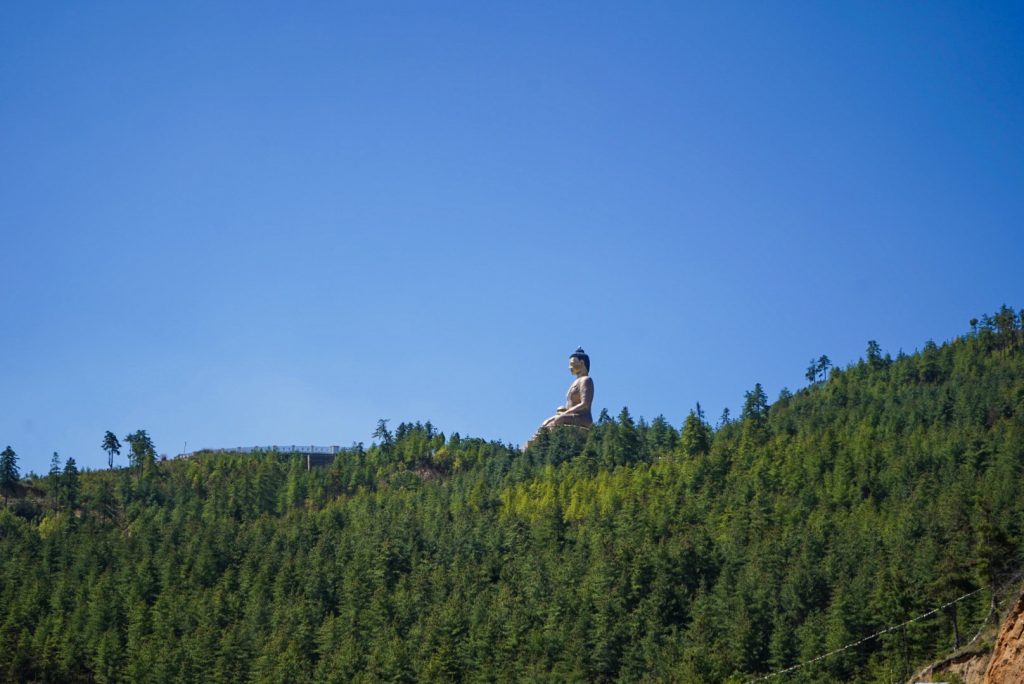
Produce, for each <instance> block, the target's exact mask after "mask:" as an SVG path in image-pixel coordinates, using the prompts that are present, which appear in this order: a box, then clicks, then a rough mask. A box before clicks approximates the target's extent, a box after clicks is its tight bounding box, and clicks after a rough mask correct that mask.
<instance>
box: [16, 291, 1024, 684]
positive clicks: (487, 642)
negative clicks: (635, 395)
mask: <svg viewBox="0 0 1024 684" xmlns="http://www.w3.org/2000/svg"><path fill="white" fill-rule="evenodd" d="M808 377H809V378H811V379H812V380H813V382H812V384H811V385H810V386H809V387H807V388H804V389H801V390H799V391H797V392H795V393H792V394H791V393H789V392H783V394H782V395H781V396H780V397H779V398H778V399H777V400H776V401H775V402H774V403H769V401H768V398H767V397H766V396H765V395H764V392H763V391H762V390H761V388H760V386H759V385H757V386H755V387H754V388H753V389H752V390H751V391H750V392H748V393H747V396H746V398H745V402H744V407H743V410H742V413H741V415H740V417H739V418H738V419H737V420H735V421H731V422H725V423H724V424H720V425H716V426H712V425H711V424H709V423H708V421H707V420H706V419H705V418H704V416H703V415H701V414H700V413H699V411H694V412H693V413H691V415H690V416H689V417H688V418H687V419H686V421H685V423H684V425H683V426H682V429H681V430H677V429H676V428H675V427H674V426H672V425H669V424H668V423H667V422H666V421H664V420H663V419H660V418H656V419H654V420H652V421H650V422H646V421H644V420H641V419H634V418H633V417H631V416H630V414H629V412H628V410H626V409H623V410H622V411H621V413H619V415H618V416H616V417H614V418H613V417H610V416H609V415H607V414H602V416H601V418H600V419H599V421H598V423H597V424H596V425H595V426H594V428H593V429H591V430H590V431H589V432H583V431H578V430H576V429H573V428H566V429H560V430H557V431H555V432H552V433H550V434H545V435H543V436H542V438H541V439H540V440H539V442H538V443H537V444H536V445H535V446H533V447H532V448H531V449H530V450H529V451H527V452H525V453H524V452H521V451H519V450H517V449H514V448H512V447H510V446H506V445H502V444H500V443H497V442H487V441H484V440H480V439H469V438H462V437H460V436H459V435H458V434H457V433H451V434H449V435H445V434H443V433H441V432H438V431H437V429H435V428H434V427H433V426H432V425H430V423H426V424H420V423H412V424H410V423H403V424H401V425H399V426H397V428H396V429H395V430H394V431H393V432H392V431H391V430H389V429H388V427H387V425H385V424H384V423H382V424H381V425H380V426H379V429H378V433H377V434H378V439H379V442H378V443H376V444H374V445H373V446H371V447H369V448H363V447H362V446H361V445H360V446H357V447H356V448H354V449H353V450H352V452H351V453H350V454H347V455H345V456H344V457H339V458H338V459H337V460H336V461H335V462H334V463H333V464H332V465H331V466H329V467H326V468H314V469H312V470H310V471H307V470H306V463H305V461H304V460H303V459H302V458H300V457H294V456H288V455H285V454H278V453H274V452H271V453H257V454H252V455H248V454H247V455H239V454H220V453H218V454H215V453H206V454H203V453H200V454H197V455H195V456H193V457H191V458H188V459H179V460H172V461H168V462H162V463H157V462H154V461H153V460H152V459H148V460H141V461H139V463H138V464H137V465H136V466H135V467H133V468H126V469H117V470H110V471H100V472H85V473H80V474H77V475H74V477H75V478H76V480H75V482H74V483H72V484H73V486H69V483H68V481H67V476H65V475H62V474H56V473H55V474H54V475H52V476H49V477H46V478H40V479H39V480H38V481H37V482H35V483H32V484H31V486H29V484H28V483H23V484H22V485H21V488H20V489H19V490H18V491H19V492H22V493H25V492H33V495H32V496H29V495H28V494H24V495H22V496H18V495H17V493H15V496H13V497H12V498H11V500H10V501H9V502H8V505H7V507H6V508H5V509H3V510H0V601H2V603H0V605H3V606H4V607H5V608H4V611H3V614H2V616H0V644H3V647H2V648H0V679H5V680H11V681H72V682H73V681H82V682H88V681H100V682H113V681H125V680H127V681H155V682H164V681H167V682H170V681H174V682H179V681H182V682H188V681H195V682H216V681H222V682H237V681H261V682H262V681H267V682H270V681H273V682H287V681H323V682H329V681H379V680H399V681H416V680H434V681H437V680H443V681H449V680H472V681H523V680H537V681H612V680H626V681H633V680H640V679H643V678H655V679H661V680H663V681H683V682H701V681H706V682H721V681H746V680H748V679H751V678H754V677H757V676H760V675H763V674H768V673H771V672H775V671H778V670H782V669H784V668H788V667H791V666H794V665H799V664H801V663H805V662H807V661H810V660H812V659H814V658H815V657H816V656H818V655H820V654H823V653H826V652H829V651H832V650H835V649H839V648H840V647H843V646H846V645H847V644H850V643H853V642H857V641H858V640H860V639H862V638H863V637H865V636H868V635H872V634H875V633H876V632H879V631H881V630H884V629H886V628H888V627H891V626H893V625H899V624H902V623H904V622H906V621H908V620H910V619H911V618H914V617H915V616H919V615H922V614H925V613H928V612H929V611H931V610H932V609H934V608H935V607H936V606H940V605H943V604H945V603H947V602H950V601H953V600H954V599H957V598H960V597H962V596H964V595H966V594H970V593H971V592H976V593H973V594H972V595H971V596H969V597H968V598H966V599H964V600H961V601H959V602H957V603H955V604H952V605H951V606H950V607H948V608H946V609H944V610H941V611H938V612H936V613H934V614H933V615H931V616H929V617H927V618H925V619H920V620H917V621H914V622H912V623H910V624H908V625H906V626H904V627H902V628H899V629H894V630H890V631H888V632H886V633H884V634H882V635H881V636H879V637H877V638H873V639H869V640H867V641H864V642H863V643H861V644H859V645H857V646H855V647H852V648H847V649H845V650H842V651H841V652H839V653H836V654H835V655H833V656H831V657H828V658H824V659H821V660H818V661H816V662H814V663H812V664H809V665H806V666H802V667H799V668H798V669H796V670H794V671H792V672H790V673H788V674H786V675H784V676H781V677H779V678H778V679H776V680H773V681H785V682H820V681H863V682H875V681H877V682H889V681H894V680H895V681H901V680H904V679H906V678H907V677H909V676H911V674H912V673H913V672H916V671H918V670H919V669H920V667H921V666H922V665H923V664H926V663H928V662H930V661H933V660H936V659H937V658H939V657H942V656H944V655H946V654H948V653H949V652H950V651H952V650H953V649H954V648H956V646H957V645H958V644H961V643H963V642H964V641H966V639H969V638H970V637H971V636H972V635H973V634H974V633H976V632H977V631H978V629H979V628H981V627H982V626H983V624H984V622H985V620H986V618H987V617H988V615H989V607H990V602H991V599H992V591H993V589H994V588H996V587H999V586H1002V584H1003V583H1004V582H1005V581H1006V579H1007V578H1009V577H1011V576H1012V575H1014V574H1015V573H1016V572H1018V571H1019V569H1020V568H1021V566H1022V565H1024V563H1022V560H1024V551H1022V537H1021V534H1022V529H1024V498H1022V497H1020V496H1019V491H1020V483H1021V474H1022V473H1021V471H1022V464H1024V332H1022V325H1021V319H1020V318H1019V317H1018V316H1017V315H1016V313H1015V312H1014V311H1013V310H1011V309H1007V308H1005V307H1004V308H1003V309H1002V310H1000V312H999V313H998V314H996V315H995V316H994V317H984V318H983V319H982V321H981V322H980V324H976V325H972V331H971V332H970V333H969V334H967V335H965V336H963V337H961V338H958V339H956V340H953V341H952V342H950V343H946V344H942V345H936V344H934V343H931V342H929V343H927V344H925V346H924V347H923V349H922V350H921V351H920V352H918V353H915V354H912V355H902V354H901V355H899V356H898V357H897V358H891V357H890V356H889V355H885V354H883V353H882V351H881V349H880V348H879V347H878V345H877V344H875V343H873V342H872V343H870V344H869V346H868V353H867V354H866V358H865V359H863V360H861V361H859V362H858V363H855V364H853V365H851V366H849V367H847V368H844V369H836V368H833V369H832V370H831V372H830V373H827V377H826V374H825V373H824V372H821V373H810V372H809V374H808ZM976 590H977V591H976Z"/></svg>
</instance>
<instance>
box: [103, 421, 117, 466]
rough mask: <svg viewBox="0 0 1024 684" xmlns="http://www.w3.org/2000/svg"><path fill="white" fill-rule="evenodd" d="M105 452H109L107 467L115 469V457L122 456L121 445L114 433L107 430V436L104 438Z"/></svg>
mask: <svg viewBox="0 0 1024 684" xmlns="http://www.w3.org/2000/svg"><path fill="white" fill-rule="evenodd" d="M103 450H104V451H106V452H107V467H108V468H113V467H114V455H115V454H117V455H118V456H120V455H121V443H120V442H118V441H117V437H116V436H115V435H114V433H113V432H111V431H110V430H107V434H105V435H104V436H103Z"/></svg>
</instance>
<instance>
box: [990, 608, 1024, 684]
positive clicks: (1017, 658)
mask: <svg viewBox="0 0 1024 684" xmlns="http://www.w3.org/2000/svg"><path fill="white" fill-rule="evenodd" d="M1021 682H1024V593H1022V594H1021V595H1020V596H1018V597H1017V601H1016V603H1014V605H1013V608H1011V609H1010V614H1009V615H1007V616H1006V619H1005V620H1004V621H1003V625H1002V627H1001V628H1000V629H999V636H998V637H996V645H995V648H993V649H992V659H991V660H990V661H989V663H988V670H987V671H986V672H985V680H984V684H1021Z"/></svg>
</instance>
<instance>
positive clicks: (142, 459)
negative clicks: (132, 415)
mask: <svg viewBox="0 0 1024 684" xmlns="http://www.w3.org/2000/svg"><path fill="white" fill-rule="evenodd" d="M124 441H126V442H128V447H129V452H128V462H129V464H131V465H133V466H135V467H137V468H140V469H141V468H142V467H143V466H144V465H146V464H151V463H153V461H155V460H156V448H155V447H154V446H153V440H152V439H150V437H149V434H148V433H147V432H146V431H145V430H136V431H135V432H133V433H132V434H130V435H127V436H126V437H125V438H124Z"/></svg>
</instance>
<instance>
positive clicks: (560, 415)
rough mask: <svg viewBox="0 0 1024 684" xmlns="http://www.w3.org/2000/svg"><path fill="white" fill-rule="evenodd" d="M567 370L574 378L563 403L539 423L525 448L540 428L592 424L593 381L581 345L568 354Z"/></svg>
mask: <svg viewBox="0 0 1024 684" xmlns="http://www.w3.org/2000/svg"><path fill="white" fill-rule="evenodd" d="M569 372H570V373H572V374H573V375H575V376H576V379H575V380H573V381H572V384H571V385H569V391H568V392H567V393H566V395H565V405H564V406H559V407H558V408H557V409H555V415H553V416H551V417H550V418H548V419H547V420H545V421H544V422H543V423H541V425H540V427H539V428H538V429H537V432H536V433H535V434H534V435H533V437H531V438H530V441H529V442H527V443H526V447H527V448H529V447H530V445H531V444H533V442H534V440H536V439H537V435H539V434H540V432H541V431H542V430H547V429H550V428H553V427H555V426H556V425H575V426H576V427H581V428H589V427H590V426H591V425H593V424H594V417H593V416H592V415H591V413H590V406H591V404H593V403H594V381H593V380H592V379H591V378H590V357H589V356H587V353H586V352H584V351H583V347H577V348H576V351H574V352H573V353H572V354H570V355H569Z"/></svg>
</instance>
